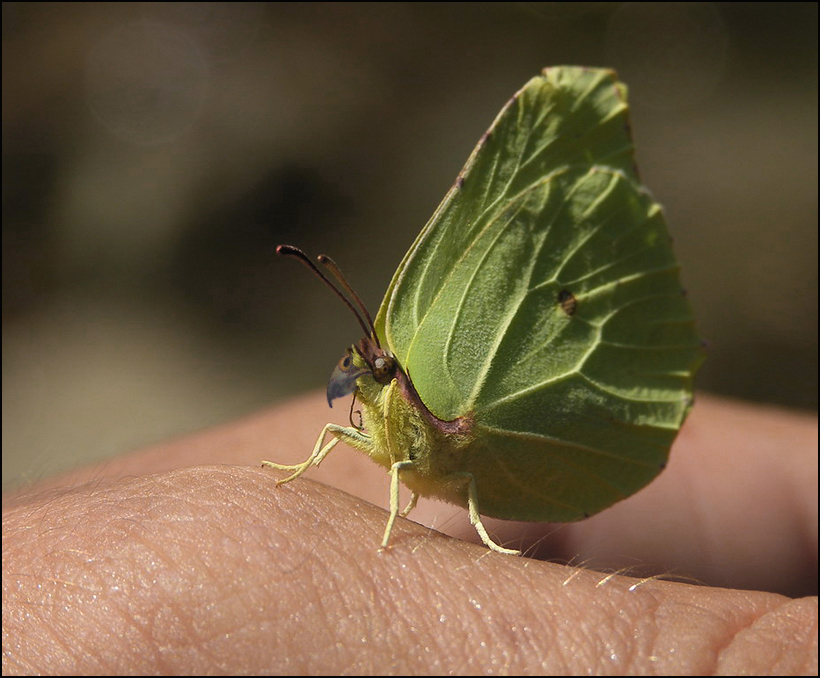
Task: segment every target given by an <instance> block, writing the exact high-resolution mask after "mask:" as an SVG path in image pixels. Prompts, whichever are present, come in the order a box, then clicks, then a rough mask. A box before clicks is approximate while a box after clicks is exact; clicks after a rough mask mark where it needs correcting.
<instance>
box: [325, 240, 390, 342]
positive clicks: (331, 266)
mask: <svg viewBox="0 0 820 678" xmlns="http://www.w3.org/2000/svg"><path fill="white" fill-rule="evenodd" d="M317 259H318V260H319V263H320V264H322V266H324V267H325V268H326V269H328V270H329V271H330V272H331V273H332V274H333V276H334V277H335V278H336V280H338V281H339V284H340V285H341V286H342V287H343V288H344V289H345V291H346V292H347V293H348V294H349V295H350V296H351V297H352V298H353V301H355V302H356V305H357V306H358V307H359V310H360V311H361V312H362V314H363V315H364V317H365V318H366V319H367V324H368V326H369V327H370V336H371V337H373V339H374V340H375V341H376V346H379V338H378V337H377V336H376V328H375V327H374V326H373V319H372V318H371V317H370V314H369V313H368V312H367V306H365V305H364V302H363V301H362V300H361V299H360V298H359V295H358V294H356V292H355V290H354V289H353V288H352V287H351V286H350V283H349V282H347V280H345V277H344V276H343V275H342V270H341V269H340V268H339V267H338V266H337V264H336V262H335V261H333V259H331V258H330V257H329V256H327V255H326V254H320V255H319V256H318V257H317ZM379 348H381V346H379Z"/></svg>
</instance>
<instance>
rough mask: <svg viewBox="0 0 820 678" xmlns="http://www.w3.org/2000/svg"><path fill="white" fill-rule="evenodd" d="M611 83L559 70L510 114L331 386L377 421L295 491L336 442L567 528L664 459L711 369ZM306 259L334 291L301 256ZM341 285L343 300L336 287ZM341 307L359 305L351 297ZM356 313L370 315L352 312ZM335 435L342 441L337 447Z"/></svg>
mask: <svg viewBox="0 0 820 678" xmlns="http://www.w3.org/2000/svg"><path fill="white" fill-rule="evenodd" d="M632 156H633V147H632V141H631V138H630V132H629V122H628V108H627V102H626V87H625V86H624V85H623V84H621V83H620V82H618V81H617V79H616V75H615V73H614V72H612V71H609V70H596V69H587V68H577V67H558V68H548V69H545V70H544V71H543V73H542V74H541V75H539V76H537V77H535V78H533V79H532V80H530V81H529V82H528V83H527V84H526V85H525V86H524V88H523V89H522V90H520V91H519V92H518V93H516V94H515V95H514V96H513V97H512V99H510V100H509V101H508V102H507V104H506V105H505V106H504V108H503V109H502V110H501V113H499V115H498V117H497V118H496V120H495V122H493V124H492V126H491V127H490V129H489V130H488V131H487V132H486V134H484V136H482V137H481V139H480V140H479V142H478V146H476V148H475V150H474V151H473V153H472V155H471V156H470V158H469V159H468V160H467V164H466V165H465V166H464V169H462V171H461V172H460V173H459V175H458V177H457V178H456V181H455V184H454V185H453V187H452V188H451V189H450V191H449V192H448V193H447V195H446V196H445V198H444V201H443V202H442V203H441V205H440V206H439V207H438V209H437V210H436V211H435V213H434V214H433V217H432V218H431V219H430V221H429V222H428V223H427V225H426V226H425V227H424V229H423V230H422V232H421V233H420V234H419V236H418V237H417V238H416V241H415V242H414V243H413V246H412V247H411V248H410V251H409V252H408V253H407V254H406V255H405V257H404V259H403V260H402V262H401V264H400V265H399V268H398V270H397V271H396V273H395V275H394V276H393V280H392V282H391V283H390V287H389V288H388V289H387V293H386V294H385V297H384V300H383V301H382V304H381V307H380V308H379V312H378V315H377V316H376V321H375V323H373V322H372V321H371V319H370V316H369V315H368V313H367V310H366V309H365V308H364V305H363V304H362V303H361V301H360V300H359V298H358V297H357V296H356V295H355V294H353V292H352V290H351V289H350V287H349V285H347V283H346V282H345V281H344V278H342V276H341V273H340V272H339V269H338V268H337V267H336V265H335V264H334V263H333V262H332V261H331V260H330V259H328V258H327V257H320V258H319V261H320V263H322V264H323V265H324V266H325V267H326V268H327V269H328V270H329V271H330V272H331V273H332V274H333V276H334V277H335V278H336V279H337V280H338V281H339V282H340V284H341V287H342V289H344V290H345V291H346V292H347V293H348V295H349V296H350V297H351V299H352V300H353V303H351V302H349V301H347V302H346V303H347V304H348V306H349V307H350V308H351V309H353V310H354V313H356V315H357V316H358V318H359V322H360V324H361V325H362V327H363V329H364V331H365V336H364V337H363V338H362V339H361V340H360V341H359V342H358V343H357V344H355V345H354V346H351V347H350V348H349V349H348V351H347V353H346V354H345V356H344V357H343V358H342V360H341V361H340V362H339V364H338V366H337V367H336V370H335V371H334V372H333V375H332V376H331V379H330V383H329V385H328V402H330V401H331V400H332V399H333V398H336V397H340V396H343V395H348V394H350V393H354V394H355V397H356V398H358V400H359V402H360V403H361V425H360V426H356V425H354V424H353V423H352V420H351V426H350V427H345V426H339V425H336V424H328V425H327V426H325V428H324V429H323V430H322V432H321V434H320V436H319V439H318V440H317V441H316V445H315V447H314V449H313V452H312V453H311V454H310V456H309V457H308V458H307V460H306V461H305V462H304V463H302V464H298V465H294V466H284V465H280V464H275V463H273V462H263V464H264V465H266V466H272V467H274V468H277V469H284V470H287V471H290V472H291V475H290V476H289V477H287V478H286V479H284V480H281V481H279V482H280V483H284V482H288V481H290V480H293V479H294V478H296V477H298V476H300V475H301V474H302V473H304V472H305V471H306V470H307V469H308V468H309V467H310V466H311V465H318V464H319V463H320V462H321V461H322V459H324V457H325V456H327V454H328V453H329V452H330V451H331V450H332V449H333V447H334V446H335V445H336V444H337V443H338V442H339V441H344V442H346V443H348V444H349V445H351V446H353V447H355V448H358V449H359V450H362V451H363V452H365V453H366V454H368V455H369V456H370V457H371V458H372V459H373V460H374V461H375V462H376V463H378V464H380V465H382V466H384V467H385V468H386V469H388V470H389V472H390V477H391V482H390V517H389V519H388V522H387V527H386V529H385V532H384V539H383V541H382V546H383V547H384V546H387V545H388V541H389V538H390V532H391V530H392V527H393V524H394V521H395V519H396V516H398V515H400V514H399V481H401V482H403V483H404V484H405V485H406V486H407V487H409V488H410V490H411V491H412V499H411V502H410V505H409V506H408V507H407V508H406V509H405V511H404V512H402V513H401V515H406V514H407V513H408V512H409V510H410V509H412V507H413V506H414V505H415V502H416V500H417V499H418V497H419V496H420V495H421V496H432V497H437V498H439V499H442V500H444V501H448V502H452V503H454V504H458V505H460V506H464V507H466V508H467V509H468V511H469V516H470V520H471V522H472V523H473V525H474V526H475V527H476V529H477V531H478V534H479V535H480V537H481V539H482V541H483V542H484V543H485V544H486V545H487V546H488V547H490V548H491V549H493V550H495V551H499V552H502V553H518V551H514V550H511V549H505V548H503V547H501V546H499V545H498V544H496V543H495V542H494V541H493V540H492V539H491V538H490V536H489V535H488V533H487V530H486V529H485V527H484V525H483V523H482V521H481V517H480V516H481V515H482V514H483V515H486V516H491V517H495V518H503V519H508V520H524V521H559V522H566V521H572V520H578V519H581V518H585V517H587V516H590V515H592V514H594V513H597V512H598V511H601V510H602V509H605V508H607V507H608V506H611V505H612V504H614V503H615V502H617V501H619V500H621V499H624V498H626V497H628V496H630V495H631V494H633V493H634V492H636V491H638V490H639V489H640V488H642V487H643V486H644V485H646V484H647V483H648V482H650V481H651V480H652V479H653V478H654V477H655V476H656V475H657V474H658V473H660V471H661V470H662V469H663V467H664V465H665V464H666V460H667V457H668V454H669V448H670V446H671V444H672V442H673V440H674V439H675V436H676V435H677V432H678V429H679V428H680V426H681V424H682V423H683V421H684V419H685V417H686V414H687V413H688V411H689V409H690V407H691V405H692V378H693V375H694V372H695V370H696V369H697V366H698V365H699V363H700V361H701V359H702V350H701V343H700V341H699V340H698V337H697V335H696V332H695V326H694V320H693V317H692V311H691V309H690V306H689V303H688V301H687V299H686V297H685V295H684V293H683V291H682V289H681V285H680V282H679V279H678V263H677V261H676V260H675V257H674V255H673V253H672V247H671V243H670V237H669V234H668V232H667V229H666V225H665V223H664V217H663V213H662V210H661V207H660V206H659V205H658V204H657V203H656V202H655V201H654V200H653V199H652V197H651V195H649V193H648V192H647V191H646V189H645V188H643V187H642V186H641V184H640V182H639V180H638V175H637V172H636V169H635V166H634V164H633V157H632ZM278 251H279V252H280V253H282V254H290V255H295V256H297V257H299V258H300V259H302V260H303V262H304V263H308V265H310V266H311V268H313V270H314V271H315V272H317V273H319V275H320V276H322V277H323V278H324V279H325V281H326V282H328V284H331V283H330V282H329V280H328V279H327V278H326V277H325V276H324V275H322V273H321V272H320V271H319V269H318V268H317V267H316V266H315V265H313V264H312V263H310V261H309V259H307V257H306V256H305V255H304V254H302V253H301V252H300V251H299V250H296V249H295V248H291V247H287V246H283V247H280V248H278ZM331 287H333V285H332V284H331ZM334 289H336V292H337V293H338V294H339V296H342V297H343V298H344V296H343V295H342V293H341V292H340V291H339V290H338V289H337V288H334ZM353 304H355V305H356V308H358V311H359V312H357V311H356V308H354V306H353ZM328 436H330V439H329V440H328V441H327V442H326V439H327V438H328Z"/></svg>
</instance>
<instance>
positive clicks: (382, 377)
mask: <svg viewBox="0 0 820 678" xmlns="http://www.w3.org/2000/svg"><path fill="white" fill-rule="evenodd" d="M395 371H396V361H395V360H393V358H391V357H390V356H386V355H382V356H379V357H378V358H376V359H375V360H374V361H373V378H374V379H375V380H376V381H377V382H378V383H379V384H382V385H384V384H387V383H389V382H390V380H391V379H392V378H393V374H394V373H395Z"/></svg>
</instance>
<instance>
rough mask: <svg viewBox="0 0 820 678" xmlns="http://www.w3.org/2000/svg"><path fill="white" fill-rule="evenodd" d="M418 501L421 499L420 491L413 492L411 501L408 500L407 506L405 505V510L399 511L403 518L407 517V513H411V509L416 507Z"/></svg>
mask: <svg viewBox="0 0 820 678" xmlns="http://www.w3.org/2000/svg"><path fill="white" fill-rule="evenodd" d="M418 501H419V495H418V492H413V493H412V494H411V495H410V501H409V502H407V506H405V507H404V510H403V511H401V512H400V513H399V515H400V516H401V517H402V518H405V517H406V516H407V514H408V513H410V511H412V510H413V509H414V508H416V504H417V503H418Z"/></svg>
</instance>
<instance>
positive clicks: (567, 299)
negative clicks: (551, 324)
mask: <svg viewBox="0 0 820 678" xmlns="http://www.w3.org/2000/svg"><path fill="white" fill-rule="evenodd" d="M558 304H559V305H560V306H561V308H562V309H563V310H564V313H566V314H567V315H575V310H576V309H577V308H578V300H577V299H576V298H575V295H574V294H573V293H572V292H570V291H569V290H561V291H560V292H559V293H558Z"/></svg>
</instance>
